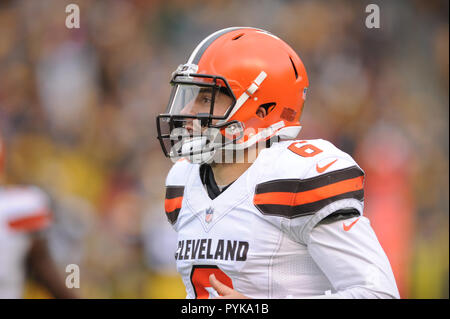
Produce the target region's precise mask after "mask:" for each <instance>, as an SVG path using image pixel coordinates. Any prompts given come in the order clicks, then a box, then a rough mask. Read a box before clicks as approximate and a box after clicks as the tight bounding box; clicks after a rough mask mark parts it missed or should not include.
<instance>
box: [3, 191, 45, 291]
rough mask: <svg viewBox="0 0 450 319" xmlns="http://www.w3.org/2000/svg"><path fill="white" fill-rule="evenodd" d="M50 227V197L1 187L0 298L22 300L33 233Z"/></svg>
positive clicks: (38, 192)
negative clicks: (26, 259)
mask: <svg viewBox="0 0 450 319" xmlns="http://www.w3.org/2000/svg"><path fill="white" fill-rule="evenodd" d="M49 224H50V214H49V203H48V198H47V196H46V195H45V194H44V193H43V192H42V191H41V190H39V189H38V188H36V187H20V188H19V187H11V188H9V187H8V188H3V187H0V298H8V299H11V298H22V293H23V284H24V280H25V263H24V262H25V257H26V255H27V253H28V250H29V248H30V244H31V237H30V233H31V232H34V231H38V230H42V229H44V228H45V227H47V226H48V225H49Z"/></svg>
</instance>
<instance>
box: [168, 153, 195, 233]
mask: <svg viewBox="0 0 450 319" xmlns="http://www.w3.org/2000/svg"><path fill="white" fill-rule="evenodd" d="M191 167H192V164H191V163H190V162H188V161H187V160H184V159H181V160H179V161H177V162H176V163H175V164H174V165H173V166H172V168H171V169H170V171H169V173H168V174H167V178H166V186H165V187H166V196H165V199H164V209H165V212H166V217H167V220H168V221H169V223H170V224H171V225H172V226H174V225H175V223H176V221H177V219H178V215H179V213H180V210H181V207H182V203H183V195H184V187H185V185H186V180H187V177H188V174H189V171H190V169H191Z"/></svg>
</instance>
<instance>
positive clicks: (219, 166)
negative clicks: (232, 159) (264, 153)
mask: <svg viewBox="0 0 450 319" xmlns="http://www.w3.org/2000/svg"><path fill="white" fill-rule="evenodd" d="M262 149H263V148H261V147H260V148H256V147H255V149H253V150H252V152H249V151H248V149H246V150H245V151H244V153H243V154H241V156H242V158H240V159H239V160H238V161H237V163H212V164H211V168H212V171H213V174H214V179H215V180H216V184H217V185H218V186H226V185H228V184H230V183H232V182H234V181H235V180H237V179H238V178H239V177H240V176H241V175H242V174H244V172H245V171H246V170H247V169H248V168H249V167H250V166H252V164H253V162H254V161H255V160H256V157H257V156H258V154H259V152H260V151H261V150H262Z"/></svg>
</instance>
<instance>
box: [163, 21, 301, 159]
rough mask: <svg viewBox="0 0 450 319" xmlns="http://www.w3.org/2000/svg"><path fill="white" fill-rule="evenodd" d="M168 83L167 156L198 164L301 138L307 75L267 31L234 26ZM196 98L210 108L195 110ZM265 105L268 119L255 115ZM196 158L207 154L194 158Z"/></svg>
mask: <svg viewBox="0 0 450 319" xmlns="http://www.w3.org/2000/svg"><path fill="white" fill-rule="evenodd" d="M170 83H171V85H172V86H173V89H172V94H171V97H170V100H169V105H168V108H167V110H166V113H164V114H160V115H159V116H158V117H157V128H158V139H159V141H160V143H161V147H162V149H163V151H164V154H165V155H166V156H168V157H170V158H173V159H177V158H180V157H186V158H189V159H191V160H193V159H195V158H197V159H199V158H200V160H197V161H196V162H200V163H201V162H205V158H211V156H210V155H211V154H214V153H215V151H216V150H218V149H235V150H236V149H245V148H248V147H250V146H252V145H254V144H256V143H258V142H260V141H265V140H268V139H270V138H272V137H274V136H279V137H280V138H284V139H292V138H295V137H296V136H297V135H298V133H299V132H300V129H301V125H300V116H301V113H302V109H303V105H304V102H305V97H306V90H307V87H308V76H307V74H306V70H305V67H304V65H303V63H302V61H301V59H300V58H299V56H298V55H297V54H296V53H295V52H294V50H293V49H292V48H291V47H290V46H289V45H288V44H286V43H285V42H284V41H283V40H281V39H280V38H278V37H277V36H275V35H273V34H271V33H269V32H267V31H264V30H261V29H256V28H248V27H232V28H227V29H223V30H219V31H217V32H215V33H213V34H211V35H209V36H208V37H206V38H205V39H204V40H203V41H201V42H200V44H199V45H198V46H197V47H196V48H195V50H194V51H193V52H192V54H191V56H190V58H189V60H188V61H187V63H186V64H183V65H180V66H179V67H178V69H177V70H176V71H175V72H174V73H173V74H172V79H171V82H170ZM219 92H220V93H222V94H225V95H226V96H227V98H226V100H224V101H226V102H225V103H226V104H225V106H226V107H224V106H223V103H222V105H218V103H217V102H218V99H219V98H220V97H219ZM199 100H200V102H201V103H203V104H201V105H206V106H207V107H205V108H195V107H194V106H193V105H194V104H195V103H198V101H199ZM215 102H216V103H215ZM261 107H263V108H264V109H265V110H266V112H265V113H266V115H265V116H264V117H261V116H259V115H258V114H257V111H258V110H259V109H260V108H261ZM192 122H197V127H198V128H200V129H199V130H197V132H196V130H195V127H196V125H192ZM189 123H191V124H189ZM199 153H203V154H207V156H203V157H195V156H194V155H198V154H199Z"/></svg>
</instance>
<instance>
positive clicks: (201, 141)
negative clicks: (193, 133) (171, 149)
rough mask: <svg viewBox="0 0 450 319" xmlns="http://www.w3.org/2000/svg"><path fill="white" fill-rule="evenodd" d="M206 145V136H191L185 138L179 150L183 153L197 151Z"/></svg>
mask: <svg viewBox="0 0 450 319" xmlns="http://www.w3.org/2000/svg"><path fill="white" fill-rule="evenodd" d="M205 145H206V136H199V137H193V138H191V139H190V140H187V141H185V142H184V143H183V145H182V146H181V152H182V153H183V154H186V153H190V152H199V151H201V150H202V149H203V148H204V146H205Z"/></svg>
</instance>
